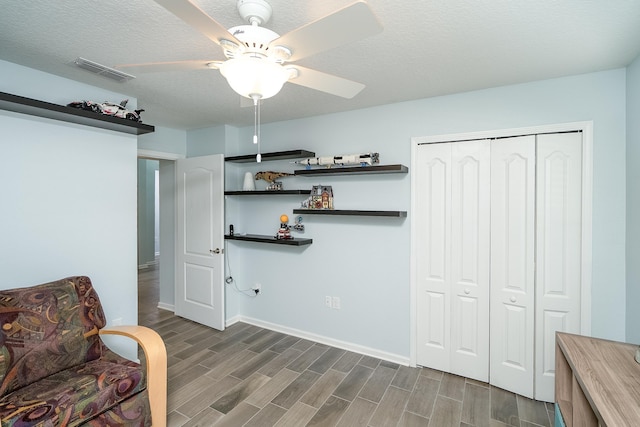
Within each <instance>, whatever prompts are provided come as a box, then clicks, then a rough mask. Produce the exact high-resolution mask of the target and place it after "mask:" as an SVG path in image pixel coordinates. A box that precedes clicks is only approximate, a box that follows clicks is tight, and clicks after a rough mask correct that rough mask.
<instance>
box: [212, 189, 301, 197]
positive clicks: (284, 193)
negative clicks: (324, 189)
mask: <svg viewBox="0 0 640 427" xmlns="http://www.w3.org/2000/svg"><path fill="white" fill-rule="evenodd" d="M310 193H311V190H279V191H270V190H257V191H225V192H224V195H225V196H290V195H300V194H303V195H304V194H306V195H309V194H310Z"/></svg>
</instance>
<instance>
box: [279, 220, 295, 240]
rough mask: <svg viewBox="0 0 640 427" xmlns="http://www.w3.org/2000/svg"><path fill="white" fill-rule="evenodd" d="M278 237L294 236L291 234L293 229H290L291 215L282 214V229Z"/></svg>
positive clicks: (284, 238)
mask: <svg viewBox="0 0 640 427" xmlns="http://www.w3.org/2000/svg"><path fill="white" fill-rule="evenodd" d="M276 239H278V240H286V239H293V237H292V236H291V231H290V230H289V217H288V216H287V215H285V214H282V215H280V229H279V230H278V233H277V234H276Z"/></svg>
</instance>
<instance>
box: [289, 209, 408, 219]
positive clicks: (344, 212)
mask: <svg viewBox="0 0 640 427" xmlns="http://www.w3.org/2000/svg"><path fill="white" fill-rule="evenodd" d="M293 213H294V214H309V215H347V216H384V217H391V218H404V217H406V216H407V211H366V210H353V209H294V210H293Z"/></svg>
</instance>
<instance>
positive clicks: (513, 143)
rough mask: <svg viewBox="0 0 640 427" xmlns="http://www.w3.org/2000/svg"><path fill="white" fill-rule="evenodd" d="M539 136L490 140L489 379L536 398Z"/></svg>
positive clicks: (497, 384) (496, 383) (502, 386)
mask: <svg viewBox="0 0 640 427" xmlns="http://www.w3.org/2000/svg"><path fill="white" fill-rule="evenodd" d="M535 161H536V159H535V137H534V136H523V137H514V138H505V139H499V140H495V141H493V142H492V145H491V321H490V324H491V337H490V360H491V362H490V372H491V373H490V382H491V384H493V385H496V386H498V387H501V388H504V389H507V390H511V391H514V392H516V393H518V394H522V395H523V396H527V397H533V366H534V364H533V362H534V295H535V287H534V249H535V242H534V238H535V235H534V225H535Z"/></svg>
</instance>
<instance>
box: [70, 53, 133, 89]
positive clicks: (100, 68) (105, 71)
mask: <svg viewBox="0 0 640 427" xmlns="http://www.w3.org/2000/svg"><path fill="white" fill-rule="evenodd" d="M73 63H74V64H76V65H77V66H78V67H80V68H82V69H85V70H87V71H90V72H92V73H94V74H98V75H101V76H104V77H107V78H109V79H112V80H115V81H117V82H120V83H124V82H126V81H128V80H131V79H135V78H136V76H132V75H131V74H127V73H123V72H122V71H119V70H116V69H114V68H110V67H107V66H106V65H102V64H98V63H97V62H93V61H89V60H88V59H85V58H81V57H77V58H76V59H75V61H73Z"/></svg>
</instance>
